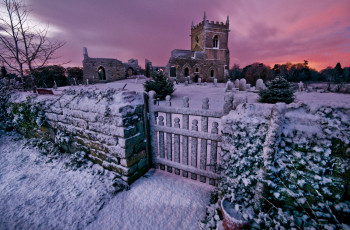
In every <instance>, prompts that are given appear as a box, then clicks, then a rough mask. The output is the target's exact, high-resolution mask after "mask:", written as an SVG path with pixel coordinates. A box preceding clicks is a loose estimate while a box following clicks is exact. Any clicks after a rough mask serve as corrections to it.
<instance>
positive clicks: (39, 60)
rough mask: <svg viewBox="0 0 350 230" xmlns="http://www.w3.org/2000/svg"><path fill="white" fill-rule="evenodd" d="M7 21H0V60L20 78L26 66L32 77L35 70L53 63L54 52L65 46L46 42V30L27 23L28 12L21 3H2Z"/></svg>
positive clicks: (8, 1)
mask: <svg viewBox="0 0 350 230" xmlns="http://www.w3.org/2000/svg"><path fill="white" fill-rule="evenodd" d="M2 5H4V7H5V10H6V17H5V16H2V17H1V18H0V29H1V31H2V32H3V33H0V51H1V53H0V59H1V61H3V62H4V63H5V64H6V65H7V66H8V67H9V68H10V69H11V70H14V71H16V72H17V73H19V75H20V77H21V78H23V68H24V65H26V66H27V67H28V69H29V73H30V75H31V76H33V71H34V69H35V68H40V67H42V66H44V65H45V64H47V63H48V62H49V61H50V60H52V59H55V57H54V54H55V52H56V51H57V50H58V49H59V48H61V47H62V46H63V45H64V44H65V42H61V41H52V40H49V39H48V38H47V33H48V27H45V28H44V29H37V28H38V27H37V26H36V25H32V24H30V22H29V19H28V17H29V13H30V10H28V9H27V7H26V6H25V5H24V4H23V2H22V1H21V0H2Z"/></svg>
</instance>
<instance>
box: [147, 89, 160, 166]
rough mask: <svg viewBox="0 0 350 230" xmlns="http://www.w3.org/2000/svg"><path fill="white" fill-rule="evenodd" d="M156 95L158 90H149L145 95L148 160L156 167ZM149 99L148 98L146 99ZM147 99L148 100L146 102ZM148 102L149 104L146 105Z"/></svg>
mask: <svg viewBox="0 0 350 230" xmlns="http://www.w3.org/2000/svg"><path fill="white" fill-rule="evenodd" d="M155 95H156V92H154V91H153V90H152V91H150V92H148V95H147V96H145V108H147V113H145V121H147V124H148V128H149V129H148V132H146V138H147V139H146V141H147V145H146V146H147V149H148V153H147V154H148V159H149V160H148V162H149V165H150V166H152V167H154V168H156V167H157V165H156V157H157V146H158V145H157V137H156V132H155V130H154V125H155V124H156V116H155V113H154V106H156V105H155ZM146 99H148V100H146ZM146 101H147V102H146ZM146 104H147V105H146Z"/></svg>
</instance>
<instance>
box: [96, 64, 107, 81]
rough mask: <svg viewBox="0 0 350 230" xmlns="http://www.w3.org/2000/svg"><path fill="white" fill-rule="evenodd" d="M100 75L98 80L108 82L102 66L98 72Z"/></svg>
mask: <svg viewBox="0 0 350 230" xmlns="http://www.w3.org/2000/svg"><path fill="white" fill-rule="evenodd" d="M97 73H98V78H99V79H100V80H106V71H105V68H103V67H102V66H100V67H99V68H98V70H97Z"/></svg>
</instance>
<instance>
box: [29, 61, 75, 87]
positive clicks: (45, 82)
mask: <svg viewBox="0 0 350 230" xmlns="http://www.w3.org/2000/svg"><path fill="white" fill-rule="evenodd" d="M65 72H66V69H65V68H64V67H62V66H58V65H52V66H43V67H40V68H37V69H35V70H34V73H33V74H34V77H35V84H36V86H37V87H40V88H52V87H53V86H54V84H55V83H54V81H55V82H56V84H57V86H66V85H67V83H68V81H67V78H66V76H65Z"/></svg>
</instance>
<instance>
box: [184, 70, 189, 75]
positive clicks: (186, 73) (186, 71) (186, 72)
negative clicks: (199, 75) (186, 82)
mask: <svg viewBox="0 0 350 230" xmlns="http://www.w3.org/2000/svg"><path fill="white" fill-rule="evenodd" d="M188 73H189V70H188V68H185V71H184V75H185V77H187V76H188V75H189V74H188Z"/></svg>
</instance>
